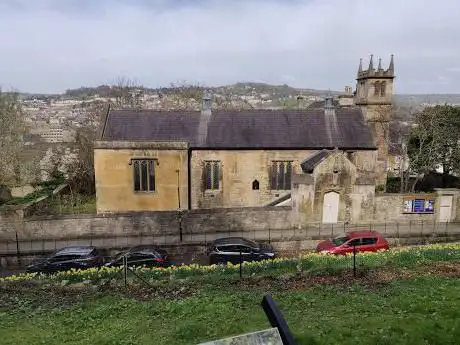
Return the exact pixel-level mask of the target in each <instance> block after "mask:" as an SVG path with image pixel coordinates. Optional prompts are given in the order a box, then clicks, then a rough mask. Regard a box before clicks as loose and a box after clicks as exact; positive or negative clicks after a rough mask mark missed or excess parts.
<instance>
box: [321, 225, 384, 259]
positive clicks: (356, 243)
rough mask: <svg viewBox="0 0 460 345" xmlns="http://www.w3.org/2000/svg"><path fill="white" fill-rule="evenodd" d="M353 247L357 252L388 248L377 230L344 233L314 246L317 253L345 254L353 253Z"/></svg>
mask: <svg viewBox="0 0 460 345" xmlns="http://www.w3.org/2000/svg"><path fill="white" fill-rule="evenodd" d="M353 247H356V251H357V252H376V251H378V250H386V249H389V248H390V246H389V245H388V242H387V241H386V240H385V239H384V238H383V236H382V234H380V233H379V232H377V231H370V230H360V231H351V232H348V233H346V235H345V236H339V237H336V238H334V239H332V240H327V241H323V242H320V243H319V244H318V246H317V247H316V251H317V252H318V253H326V254H335V255H345V254H347V253H353Z"/></svg>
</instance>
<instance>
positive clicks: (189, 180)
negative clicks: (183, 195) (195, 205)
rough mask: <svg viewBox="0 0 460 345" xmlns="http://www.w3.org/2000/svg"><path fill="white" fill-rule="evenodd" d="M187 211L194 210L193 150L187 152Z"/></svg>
mask: <svg viewBox="0 0 460 345" xmlns="http://www.w3.org/2000/svg"><path fill="white" fill-rule="evenodd" d="M187 204H188V205H187V206H188V207H187V209H188V210H191V209H192V149H190V148H189V149H188V150H187Z"/></svg>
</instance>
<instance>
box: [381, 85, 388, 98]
mask: <svg viewBox="0 0 460 345" xmlns="http://www.w3.org/2000/svg"><path fill="white" fill-rule="evenodd" d="M386 87H387V85H386V83H385V82H384V81H382V82H381V83H380V96H382V97H383V96H385V89H386Z"/></svg>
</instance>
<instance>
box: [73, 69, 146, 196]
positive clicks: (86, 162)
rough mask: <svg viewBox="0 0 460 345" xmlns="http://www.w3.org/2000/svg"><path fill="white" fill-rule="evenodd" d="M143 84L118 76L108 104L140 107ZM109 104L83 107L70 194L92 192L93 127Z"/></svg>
mask: <svg viewBox="0 0 460 345" xmlns="http://www.w3.org/2000/svg"><path fill="white" fill-rule="evenodd" d="M143 90H144V88H143V86H141V85H140V84H139V83H137V82H136V81H134V80H132V79H129V78H125V77H120V78H118V79H117V84H116V85H115V86H113V100H114V103H112V104H111V106H113V107H114V108H116V109H142V107H143V105H142V96H143ZM108 106H109V104H107V103H104V102H92V103H91V104H90V105H89V107H88V109H87V113H86V114H87V118H86V121H85V125H84V126H82V127H80V128H78V129H77V130H76V135H75V151H76V153H77V159H76V160H75V162H74V163H73V164H72V165H71V167H70V169H69V170H70V171H71V172H72V174H71V178H70V180H69V186H70V188H71V193H72V194H73V193H74V192H75V193H78V194H85V195H93V194H94V193H95V180H94V142H95V141H96V140H97V139H98V138H97V130H98V128H99V126H100V124H101V120H102V118H103V117H104V114H105V113H106V112H107V110H108Z"/></svg>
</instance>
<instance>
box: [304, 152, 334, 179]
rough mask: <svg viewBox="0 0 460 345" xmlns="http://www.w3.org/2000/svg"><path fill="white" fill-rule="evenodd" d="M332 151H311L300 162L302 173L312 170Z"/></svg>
mask: <svg viewBox="0 0 460 345" xmlns="http://www.w3.org/2000/svg"><path fill="white" fill-rule="evenodd" d="M331 153H332V151H330V150H321V151H318V152H315V153H313V154H312V155H310V156H309V157H307V159H305V160H304V161H303V162H301V163H300V167H301V168H302V171H303V172H304V173H307V174H310V173H311V172H313V170H314V169H315V168H316V167H317V166H318V164H319V163H321V162H322V161H323V160H325V159H326V158H327V157H329V155H330V154H331Z"/></svg>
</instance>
